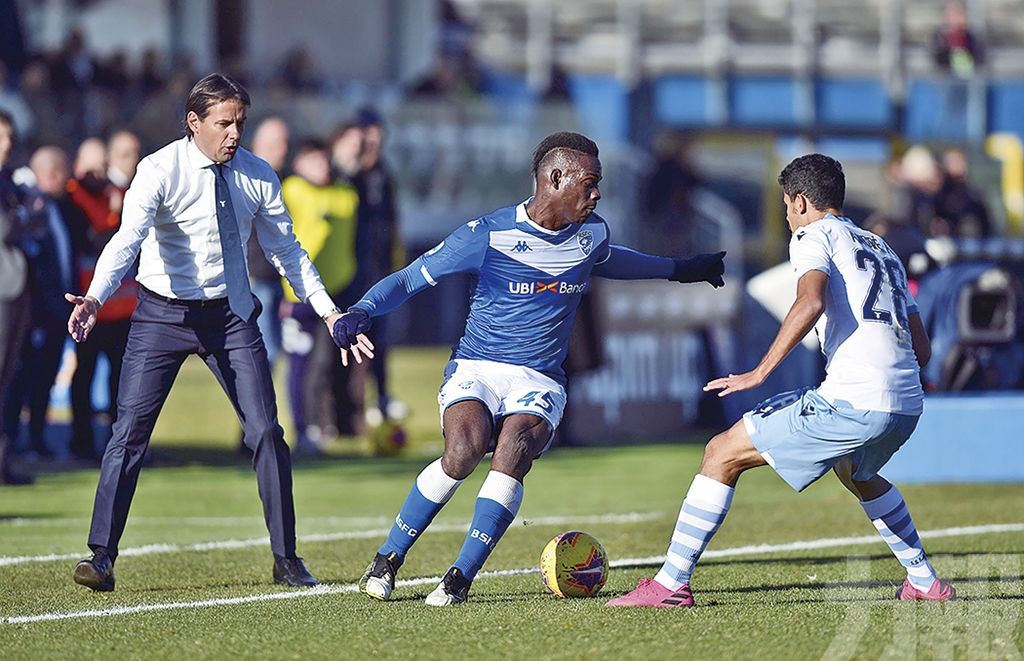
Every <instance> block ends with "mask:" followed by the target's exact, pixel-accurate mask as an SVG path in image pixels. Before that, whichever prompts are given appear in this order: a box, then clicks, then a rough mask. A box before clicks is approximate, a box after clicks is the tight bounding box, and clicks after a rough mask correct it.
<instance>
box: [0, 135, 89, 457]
mask: <svg viewBox="0 0 1024 661" xmlns="http://www.w3.org/2000/svg"><path fill="white" fill-rule="evenodd" d="M29 167H30V168H31V169H32V173H33V174H34V175H35V178H36V187H37V189H38V192H39V194H41V195H42V198H43V201H44V205H45V206H44V214H45V218H46V224H45V225H43V226H41V227H40V228H38V229H37V230H35V231H33V232H32V234H31V235H30V236H28V237H26V240H24V241H23V242H22V246H23V248H24V249H25V252H26V255H27V256H28V258H29V284H30V288H31V296H32V299H31V308H32V309H31V323H30V327H29V334H28V340H27V341H26V343H25V346H24V348H23V349H22V352H21V364H20V365H19V367H18V371H17V373H16V374H15V377H14V381H13V382H12V385H11V388H10V390H9V392H8V394H7V401H6V403H5V411H4V416H5V428H6V431H7V434H8V435H9V437H10V438H12V439H13V438H17V436H18V430H19V427H20V424H19V423H20V418H21V409H22V406H23V405H25V404H27V405H28V407H29V425H28V429H29V446H30V448H31V449H32V450H33V451H35V453H36V454H37V455H38V456H40V457H53V456H54V453H53V451H52V450H50V449H49V448H48V447H47V445H46V442H45V438H44V432H45V430H46V411H47V408H48V406H49V403H50V388H51V387H52V386H53V382H54V380H55V379H56V377H57V370H58V369H59V367H60V361H61V358H62V356H63V349H64V340H65V338H66V337H67V324H66V319H67V314H68V313H67V305H66V303H65V302H64V299H63V292H66V291H72V290H73V288H74V287H75V284H73V277H74V266H73V264H74V260H73V256H72V245H73V244H72V239H71V235H70V232H69V229H68V227H69V224H68V222H67V218H68V217H69V216H71V215H73V214H75V213H78V212H77V209H76V208H75V207H74V205H73V204H72V203H71V202H70V200H69V199H68V197H67V194H66V192H65V188H66V186H67V182H68V163H67V156H66V155H65V154H64V152H63V151H62V150H61V149H59V148H57V147H52V146H47V147H40V148H39V149H37V150H36V151H35V153H34V154H33V155H32V159H31V160H30V161H29ZM75 224H76V225H77V224H78V223H75ZM79 226H80V225H79Z"/></svg>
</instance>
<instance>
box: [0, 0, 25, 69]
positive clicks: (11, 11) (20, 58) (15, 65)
mask: <svg viewBox="0 0 1024 661" xmlns="http://www.w3.org/2000/svg"><path fill="white" fill-rule="evenodd" d="M18 4H19V3H18V2H13V1H11V0H6V1H5V2H0V35H3V39H0V62H2V63H3V64H6V65H7V66H8V67H10V68H11V69H13V70H14V71H19V70H21V67H22V66H24V64H25V61H26V60H27V59H28V53H27V51H26V49H25V36H24V31H23V30H22V26H21V16H20V14H19V12H18Z"/></svg>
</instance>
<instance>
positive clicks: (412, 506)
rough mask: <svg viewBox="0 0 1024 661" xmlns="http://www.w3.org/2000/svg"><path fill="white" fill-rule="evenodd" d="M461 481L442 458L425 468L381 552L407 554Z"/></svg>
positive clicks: (396, 518) (403, 556) (399, 555)
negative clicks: (450, 474)
mask: <svg viewBox="0 0 1024 661" xmlns="http://www.w3.org/2000/svg"><path fill="white" fill-rule="evenodd" d="M460 484H462V480H456V479H454V478H451V477H448V475H447V474H446V473H445V472H444V470H443V469H442V468H441V460H440V459H438V460H437V461H435V462H434V463H432V464H430V465H429V466H427V467H426V468H424V469H423V471H422V472H421V473H420V474H419V476H418V477H417V478H416V483H415V484H413V485H412V489H411V490H410V491H409V495H408V496H407V497H406V499H405V503H404V504H403V505H402V509H401V510H400V511H399V512H398V516H396V517H395V523H394V525H392V526H391V532H389V533H388V538H387V539H386V540H385V541H384V544H383V545H382V546H381V547H380V550H379V551H378V553H381V554H382V555H387V554H388V553H391V552H394V553H396V554H397V555H398V557H399V558H405V554H406V553H408V551H409V549H410V548H411V547H412V545H413V543H414V542H415V541H416V540H417V539H418V538H419V536H420V533H422V532H423V531H424V530H425V529H426V528H427V526H428V525H430V522H431V521H433V520H434V517H435V516H436V515H437V513H438V512H440V511H441V508H442V507H444V505H445V503H447V502H448V501H449V500H450V499H451V497H452V496H453V495H454V494H455V490H456V489H458V488H459V485H460Z"/></svg>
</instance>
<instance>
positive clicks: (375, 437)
mask: <svg viewBox="0 0 1024 661" xmlns="http://www.w3.org/2000/svg"><path fill="white" fill-rule="evenodd" d="M405 444H406V438H405V430H404V429H402V425H400V424H398V423H397V422H395V421H394V420H385V421H383V422H381V423H380V424H378V425H377V426H375V427H371V428H370V450H371V452H373V455H374V456H375V457H397V456H398V455H400V454H402V452H403V451H404V450H405Z"/></svg>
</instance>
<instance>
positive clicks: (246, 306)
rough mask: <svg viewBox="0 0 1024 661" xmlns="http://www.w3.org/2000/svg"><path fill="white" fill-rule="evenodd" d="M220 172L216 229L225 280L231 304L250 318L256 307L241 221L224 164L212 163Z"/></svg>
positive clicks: (234, 310) (229, 303) (242, 316)
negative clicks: (244, 250) (218, 236)
mask: <svg viewBox="0 0 1024 661" xmlns="http://www.w3.org/2000/svg"><path fill="white" fill-rule="evenodd" d="M213 170H214V172H216V173H217V189H216V192H217V231H218V232H219V233H220V251H221V255H222V256H223V258H224V282H225V284H227V287H228V306H229V307H230V308H231V311H232V312H234V313H235V314H237V315H238V316H239V317H241V318H242V319H243V320H248V319H249V317H250V316H251V315H252V313H253V310H255V309H256V308H255V305H254V304H253V302H252V290H251V289H249V276H248V274H247V272H246V270H245V254H244V253H243V252H242V237H241V235H240V234H239V232H238V221H237V220H236V219H235V210H234V208H233V207H232V206H231V192H230V190H229V188H228V182H227V179H225V178H224V165H223V164H222V163H216V164H214V166H213Z"/></svg>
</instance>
